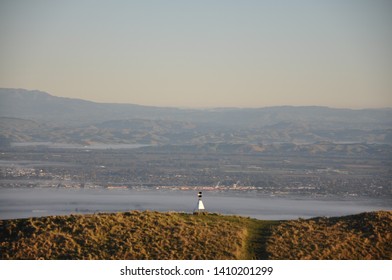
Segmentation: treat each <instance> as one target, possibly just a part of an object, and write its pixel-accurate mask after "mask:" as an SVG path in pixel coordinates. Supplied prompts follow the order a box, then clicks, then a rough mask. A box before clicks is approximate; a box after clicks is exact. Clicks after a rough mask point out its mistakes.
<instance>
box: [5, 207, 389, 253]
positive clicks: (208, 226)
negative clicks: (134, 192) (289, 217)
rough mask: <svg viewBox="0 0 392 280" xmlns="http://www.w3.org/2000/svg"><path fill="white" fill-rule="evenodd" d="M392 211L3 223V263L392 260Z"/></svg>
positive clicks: (143, 215) (139, 215)
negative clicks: (323, 215)
mask: <svg viewBox="0 0 392 280" xmlns="http://www.w3.org/2000/svg"><path fill="white" fill-rule="evenodd" d="M391 230H392V212H391V211H389V212H387V211H380V212H372V213H363V214H359V215H352V216H347V217H339V218H315V219H310V220H297V221H286V222H276V221H274V222H272V221H260V220H255V219H249V218H243V217H237V216H222V215H217V214H208V215H189V214H180V213H159V212H149V211H146V212H138V211H132V212H126V213H115V214H95V215H71V216H62V217H56V216H53V217H43V218H30V219H19V220H4V221H0V247H1V248H2V250H1V256H0V257H1V259H392V248H391V246H392V245H391V244H392V233H391Z"/></svg>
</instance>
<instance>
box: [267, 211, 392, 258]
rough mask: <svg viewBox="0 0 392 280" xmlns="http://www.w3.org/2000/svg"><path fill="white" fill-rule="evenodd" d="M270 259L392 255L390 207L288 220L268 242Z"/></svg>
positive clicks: (391, 256)
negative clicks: (364, 211) (380, 209)
mask: <svg viewBox="0 0 392 280" xmlns="http://www.w3.org/2000/svg"><path fill="white" fill-rule="evenodd" d="M267 252H268V254H269V257H270V258H271V259H295V260H300V259H314V260H315V259H321V260H328V259H334V260H342V259H350V260H353V259H361V260H367V259H369V260H370V259H376V260H382V259H386V260H391V259H392V211H379V212H371V213H363V214H358V215H351V216H345V217H339V218H315V219H310V220H296V221H287V222H284V223H282V224H280V225H279V226H277V227H276V228H274V230H273V232H272V236H271V237H270V239H269V240H268V242H267Z"/></svg>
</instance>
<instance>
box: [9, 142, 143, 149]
mask: <svg viewBox="0 0 392 280" xmlns="http://www.w3.org/2000/svg"><path fill="white" fill-rule="evenodd" d="M147 146H151V145H145V144H103V143H93V144H90V145H80V144H68V143H54V142H20V143H19V142H18V143H11V147H14V148H17V147H42V148H50V149H83V150H108V149H111V150H118V149H137V148H141V147H147Z"/></svg>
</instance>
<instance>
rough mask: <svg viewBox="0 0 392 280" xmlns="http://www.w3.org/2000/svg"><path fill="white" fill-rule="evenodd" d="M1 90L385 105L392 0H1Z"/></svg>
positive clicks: (132, 99)
mask: <svg viewBox="0 0 392 280" xmlns="http://www.w3.org/2000/svg"><path fill="white" fill-rule="evenodd" d="M0 87H3V88H24V89H30V90H42V91H46V92H48V93H50V94H52V95H55V96H62V97H71V98H80V99H86V100H91V101H96V102H110V103H133V104H140V105H151V106H169V107H187V108H211V107H268V106H282V105H292V106H309V105H317V106H328V107H335V108H353V109H359V108H379V107H392V1H389V0H384V1H381V0H368V1H363V0H325V1H317V0H307V1H305V0H298V1H291V0H288V1H283V0H264V1H263V0H257V1H256V0H238V1H232V0H195V1H189V0H166V1H165V0H160V1H159V0H155V1H154V0H140V1H132V0H122V1H120V0H111V1H101V0H94V1H93V0H91V1H83V0H67V1H59V0H35V1H30V0H0Z"/></svg>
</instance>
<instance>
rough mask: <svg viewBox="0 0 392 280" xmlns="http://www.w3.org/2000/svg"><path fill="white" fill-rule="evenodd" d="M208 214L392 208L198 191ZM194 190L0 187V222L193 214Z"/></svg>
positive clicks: (279, 215) (292, 215) (260, 215)
mask: <svg viewBox="0 0 392 280" xmlns="http://www.w3.org/2000/svg"><path fill="white" fill-rule="evenodd" d="M203 194H204V197H203V202H204V205H205V206H206V210H207V211H209V212H215V213H221V214H230V215H241V216H245V217H252V218H257V219H262V220H287V219H297V218H311V217H317V216H326V217H331V216H342V215H349V214H357V213H361V212H368V211H376V210H392V207H391V205H392V204H391V203H390V202H388V201H385V200H376V199H372V200H315V199H294V198H275V197H254V196H243V195H240V194H236V193H213V192H203ZM196 204H197V192H193V191H136V190H128V189H125V190H107V189H45V188H35V189H27V188H20V189H0V219H16V218H29V217H40V216H51V215H69V214H89V213H90V214H91V213H99V212H123V211H130V210H155V211H164V212H167V211H178V212H193V210H194V209H195V207H196Z"/></svg>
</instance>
